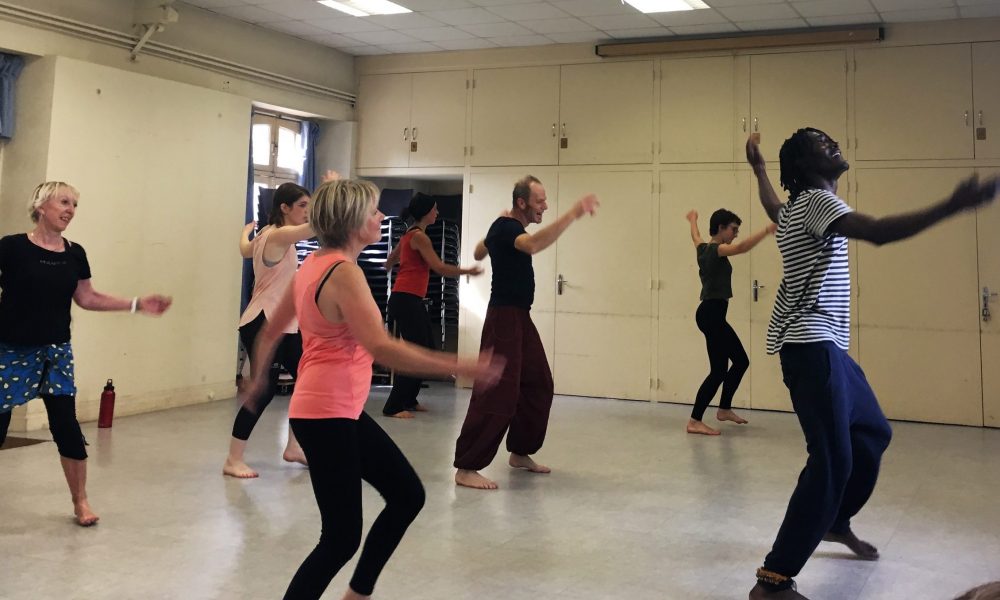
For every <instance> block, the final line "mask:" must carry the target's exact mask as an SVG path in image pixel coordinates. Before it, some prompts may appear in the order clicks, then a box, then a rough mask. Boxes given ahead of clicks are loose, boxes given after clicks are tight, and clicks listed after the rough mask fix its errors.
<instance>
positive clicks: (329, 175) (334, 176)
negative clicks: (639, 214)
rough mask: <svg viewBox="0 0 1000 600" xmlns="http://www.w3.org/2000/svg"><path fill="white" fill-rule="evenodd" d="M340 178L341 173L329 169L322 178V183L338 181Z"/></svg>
mask: <svg viewBox="0 0 1000 600" xmlns="http://www.w3.org/2000/svg"><path fill="white" fill-rule="evenodd" d="M338 179H340V173H338V172H336V171H334V170H333V169H327V170H326V173H323V177H321V178H320V181H321V182H322V183H330V182H331V181H337V180H338Z"/></svg>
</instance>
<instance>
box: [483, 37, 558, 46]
mask: <svg viewBox="0 0 1000 600" xmlns="http://www.w3.org/2000/svg"><path fill="white" fill-rule="evenodd" d="M488 39H489V40H490V41H491V42H493V43H495V44H496V45H498V46H504V47H510V46H548V45H550V44H551V43H552V40H550V39H549V38H547V37H545V36H544V35H537V34H532V35H501V36H495V37H494V36H491V37H490V38H488Z"/></svg>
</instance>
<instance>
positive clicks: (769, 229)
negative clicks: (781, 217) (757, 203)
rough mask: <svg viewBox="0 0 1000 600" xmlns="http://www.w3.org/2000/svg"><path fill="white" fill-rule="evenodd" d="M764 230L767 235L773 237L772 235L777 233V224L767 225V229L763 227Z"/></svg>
mask: <svg viewBox="0 0 1000 600" xmlns="http://www.w3.org/2000/svg"><path fill="white" fill-rule="evenodd" d="M764 230H765V231H767V232H768V233H770V234H771V235H774V233H775V232H776V231H778V224H777V223H768V224H767V227H765V228H764Z"/></svg>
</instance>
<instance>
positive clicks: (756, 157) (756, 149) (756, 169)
mask: <svg viewBox="0 0 1000 600" xmlns="http://www.w3.org/2000/svg"><path fill="white" fill-rule="evenodd" d="M747 163H749V165H750V168H751V169H753V174H754V175H755V176H756V177H757V193H758V194H759V195H760V203H761V204H762V205H764V211H765V212H766V213H767V216H768V218H770V219H771V220H772V221H774V222H775V223H777V222H778V213H779V212H781V200H780V199H779V198H778V194H776V193H775V192H774V186H773V185H771V180H770V178H768V176H767V164H766V163H765V162H764V155H763V154H761V152H760V146H758V145H757V142H756V141H754V139H753V138H752V137H751V138H748V139H747Z"/></svg>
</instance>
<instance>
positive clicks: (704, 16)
mask: <svg viewBox="0 0 1000 600" xmlns="http://www.w3.org/2000/svg"><path fill="white" fill-rule="evenodd" d="M649 16H650V17H651V18H652V19H653V20H655V21H656V22H657V23H659V24H660V25H666V26H667V27H673V26H674V25H707V24H709V23H726V22H728V19H726V17H724V16H722V14H720V13H719V12H718V11H716V10H713V9H711V8H702V9H699V10H678V11H675V12H668V13H656V14H652V15H649Z"/></svg>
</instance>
